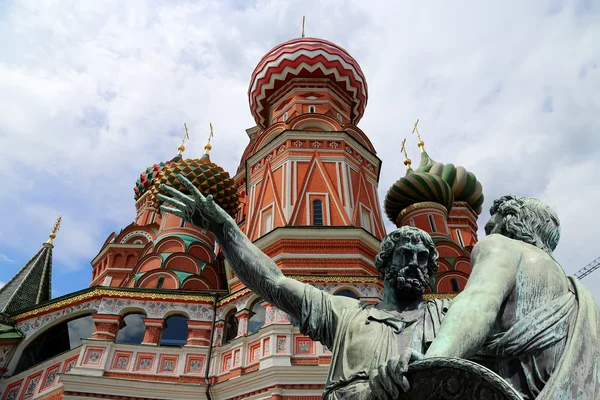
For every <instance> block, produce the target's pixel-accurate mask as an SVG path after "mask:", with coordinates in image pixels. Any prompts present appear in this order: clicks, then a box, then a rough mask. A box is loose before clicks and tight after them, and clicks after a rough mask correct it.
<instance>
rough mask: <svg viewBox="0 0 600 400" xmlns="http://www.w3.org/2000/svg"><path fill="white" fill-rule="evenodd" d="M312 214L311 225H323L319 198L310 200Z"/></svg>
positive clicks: (321, 205) (321, 206) (321, 204)
mask: <svg viewBox="0 0 600 400" xmlns="http://www.w3.org/2000/svg"><path fill="white" fill-rule="evenodd" d="M312 208H313V209H312V211H313V212H312V215H313V223H312V224H313V225H316V226H322V225H323V202H322V201H321V200H319V199H315V200H313V202H312Z"/></svg>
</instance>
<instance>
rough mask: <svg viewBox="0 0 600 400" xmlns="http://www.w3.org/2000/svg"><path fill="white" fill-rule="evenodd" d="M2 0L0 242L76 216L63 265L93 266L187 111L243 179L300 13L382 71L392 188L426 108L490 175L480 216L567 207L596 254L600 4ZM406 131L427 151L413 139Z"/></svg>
mask: <svg viewBox="0 0 600 400" xmlns="http://www.w3.org/2000/svg"><path fill="white" fill-rule="evenodd" d="M76 4H77V5H76ZM242 6H243V7H245V8H242ZM3 7H4V10H3V12H2V13H0V15H2V16H1V17H0V36H2V37H3V38H6V40H3V41H1V43H0V93H2V96H0V109H2V110H3V112H2V113H0V168H1V170H2V171H3V172H4V178H3V184H4V188H5V190H3V191H2V192H1V193H0V202H2V204H3V211H2V212H3V214H2V221H3V226H6V227H9V228H10V229H11V231H10V233H11V234H10V235H8V234H6V235H2V236H1V237H0V244H1V245H5V246H8V247H10V248H14V249H17V248H18V249H20V250H22V251H23V252H24V253H27V252H28V253H27V254H31V253H33V252H35V251H36V248H38V246H39V244H40V243H41V242H42V241H44V240H45V239H46V237H47V236H46V235H47V234H48V233H49V229H50V227H51V226H52V223H53V222H54V219H55V218H56V216H57V215H58V214H61V213H62V214H63V215H64V217H65V218H64V223H63V227H62V228H61V232H60V233H59V236H58V238H57V239H56V241H55V246H56V249H55V252H54V254H55V257H57V261H58V262H57V267H58V268H59V270H62V271H66V270H73V269H77V268H82V267H83V266H85V265H87V263H88V262H89V260H90V259H91V258H92V257H93V256H94V255H95V254H96V252H97V251H98V250H99V248H100V246H101V245H102V243H103V241H104V239H105V237H106V235H107V234H108V233H109V232H110V231H111V230H118V229H120V228H121V227H124V226H126V225H128V224H129V223H130V222H131V220H132V218H133V214H134V205H133V199H132V197H133V192H132V187H133V184H134V182H135V180H136V179H137V177H138V175H139V173H140V172H141V171H143V170H144V169H145V168H146V167H147V166H149V165H152V164H153V163H155V162H157V161H161V160H166V159H169V158H171V157H172V156H173V155H174V154H175V151H176V147H177V145H178V144H179V141H180V139H181V135H182V129H181V126H182V124H183V122H184V121H185V122H187V124H188V126H189V127H190V130H191V141H190V143H189V146H188V150H187V152H186V154H187V155H188V156H192V155H194V154H196V155H197V154H201V151H202V146H203V144H204V141H205V139H206V136H207V133H208V132H207V130H208V129H207V127H208V123H209V121H212V122H213V124H214V125H215V129H216V131H215V133H216V137H215V148H214V150H213V153H212V158H213V160H214V161H216V162H218V163H220V164H221V165H223V166H224V167H225V168H226V169H227V170H229V171H230V172H235V169H236V168H237V163H238V160H239V157H240V156H241V153H242V151H243V149H244V147H245V145H246V143H247V137H246V134H245V132H244V129H245V128H248V127H250V126H252V125H253V121H252V118H251V116H250V113H249V109H248V104H247V97H246V96H247V95H246V91H247V85H248V83H249V77H250V74H251V72H252V70H253V68H254V66H255V65H256V63H257V62H258V60H259V59H260V57H262V55H263V54H264V53H265V52H266V51H268V50H269V49H270V48H271V47H272V46H274V45H276V44H278V43H280V42H282V41H285V40H287V39H290V38H291V37H297V36H299V31H298V29H297V28H295V27H297V26H298V25H299V23H300V18H301V16H302V15H306V16H307V21H308V24H307V35H315V36H319V37H322V38H325V39H328V40H331V41H333V42H336V43H338V44H340V45H342V46H343V47H345V48H346V49H347V50H348V51H349V52H350V53H351V54H352V55H353V56H354V57H355V58H356V59H357V60H358V61H359V63H360V64H361V66H362V68H363V71H364V73H365V75H366V77H367V81H368V84H369V104H368V106H367V109H366V112H365V117H364V119H363V121H361V123H360V124H359V126H360V127H361V128H362V129H363V130H364V131H365V132H366V133H367V135H368V136H369V137H370V138H371V140H372V141H373V144H374V146H375V148H376V149H377V150H378V151H379V153H378V156H379V157H380V158H381V159H382V160H383V162H384V164H383V170H382V173H381V180H380V195H381V199H383V196H384V195H385V192H386V191H387V188H388V187H389V186H390V185H391V184H392V182H393V181H395V180H396V179H397V178H398V177H399V176H400V175H401V174H402V170H403V166H402V164H401V157H400V152H399V149H400V142H401V140H402V139H403V138H404V137H406V136H410V130H411V128H412V123H413V122H414V120H416V119H417V118H420V120H421V123H420V126H421V131H422V135H423V139H424V140H425V142H426V145H427V148H428V150H429V152H430V154H431V155H432V156H433V157H434V158H435V159H437V160H439V161H443V162H453V163H455V164H460V165H464V166H466V167H467V168H468V169H469V170H471V171H473V172H474V173H475V174H476V175H477V176H478V178H479V179H480V181H481V182H482V183H483V186H484V193H485V195H486V198H487V201H486V204H485V206H484V210H485V211H484V215H483V216H482V220H481V221H480V225H481V226H483V224H484V222H485V219H486V218H487V209H488V208H489V205H490V203H491V200H493V198H495V197H498V196H500V195H502V194H506V193H508V192H515V193H518V194H522V195H525V196H534V197H538V198H540V199H542V200H544V201H547V202H548V203H549V204H550V205H552V206H553V207H555V208H556V209H557V211H558V213H559V216H560V217H561V220H562V224H563V235H562V236H563V237H562V240H561V244H560V245H559V248H558V250H557V252H556V257H557V259H558V260H559V261H560V262H561V263H562V264H563V265H564V267H565V269H566V270H567V271H569V272H574V271H575V270H577V269H578V268H580V267H583V266H584V265H585V264H587V263H588V262H589V261H591V259H593V258H594V257H595V256H597V255H596V254H594V250H593V248H594V246H593V243H594V241H595V236H596V233H597V228H596V227H595V226H594V224H593V223H592V222H593V221H596V220H597V218H598V212H597V205H596V203H597V199H598V195H599V194H600V189H599V185H598V183H597V179H594V172H595V171H598V170H600V161H599V160H600V157H598V152H599V151H600V136H598V135H597V132H598V131H599V130H600V120H599V119H598V118H597V113H598V109H600V98H598V96H597V93H596V91H597V89H596V88H597V87H598V86H600V69H599V68H598V65H600V48H599V47H598V46H597V45H596V41H597V38H598V37H600V18H599V15H600V13H599V10H598V6H597V5H596V4H595V3H593V2H566V3H560V2H554V3H550V4H549V3H547V2H543V1H532V2H519V1H509V2H502V3H489V2H476V1H461V2H460V4H458V3H453V4H452V5H449V4H448V3H443V2H437V3H423V4H421V3H419V4H418V5H417V4H414V5H413V4H412V3H402V4H401V3H394V4H393V5H392V4H390V3H389V2H384V1H370V2H368V3H365V2H360V1H349V2H338V1H336V2H333V1H300V0H297V1H289V2H266V1H255V2H252V3H246V2H239V4H236V3H235V2H217V1H213V2H198V3H194V2H186V1H182V2H174V3H171V2H154V3H152V2H147V3H146V2H126V3H123V2H116V1H114V2H102V5H101V6H100V5H95V4H92V3H85V6H81V5H79V3H70V2H67V1H64V2H54V3H45V4H40V3H39V2H35V1H22V2H18V3H17V2H12V3H10V4H9V5H5V6H3ZM236 7H237V8H236ZM549 111H551V112H549ZM408 141H409V142H412V143H413V147H412V151H411V152H410V153H409V154H410V155H411V158H413V160H415V161H416V160H417V159H418V151H417V149H416V146H414V143H415V142H416V140H415V138H410V137H409V140H408ZM3 230H5V231H6V230H7V228H3ZM11 254H12V253H11ZM598 255H600V254H598ZM86 273H87V272H86ZM81 274H84V272H81ZM598 275H600V272H599V273H598ZM82 276H83V275H82ZM591 278H592V277H590V278H589V279H591ZM3 279H4V277H3ZM599 279H600V278H599ZM589 282H592V281H591V280H589ZM599 293H600V291H598V290H596V295H598V294H599Z"/></svg>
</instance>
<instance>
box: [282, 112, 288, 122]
mask: <svg viewBox="0 0 600 400" xmlns="http://www.w3.org/2000/svg"><path fill="white" fill-rule="evenodd" d="M287 120H288V113H287V111H286V112H285V113H284V114H283V122H287Z"/></svg>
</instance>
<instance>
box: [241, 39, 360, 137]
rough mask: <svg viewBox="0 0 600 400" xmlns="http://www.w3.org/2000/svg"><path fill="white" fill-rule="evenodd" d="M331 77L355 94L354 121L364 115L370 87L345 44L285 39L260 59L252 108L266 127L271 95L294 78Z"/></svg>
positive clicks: (252, 86)
mask: <svg viewBox="0 0 600 400" xmlns="http://www.w3.org/2000/svg"><path fill="white" fill-rule="evenodd" d="M298 77H299V78H329V79H331V80H332V81H334V82H335V83H336V84H337V85H338V86H339V87H340V88H341V89H342V90H344V91H345V92H346V93H347V94H348V96H350V98H352V103H353V108H352V123H353V124H355V125H356V124H357V123H358V121H359V120H360V119H361V118H362V116H363V114H364V111H365V107H366V105H367V98H368V93H367V92H368V89H367V81H366V79H365V76H364V74H363V72H362V70H361V69H360V66H359V65H358V63H357V62H356V60H355V59H354V58H352V56H350V54H348V52H347V51H346V50H344V49H343V48H341V47H339V46H337V45H335V44H333V43H331V42H328V41H326V40H322V39H315V38H303V39H295V40H290V41H288V42H285V43H282V44H280V45H279V46H277V47H275V48H274V49H272V50H271V51H269V52H268V53H267V54H266V55H265V56H264V57H263V58H262V60H261V61H260V62H259V63H258V65H257V66H256V68H255V69H254V72H253V73H252V78H251V80H250V87H249V89H248V97H249V101H250V111H251V112H252V116H253V117H254V119H255V121H256V123H257V124H258V125H259V126H261V127H263V128H265V123H266V120H267V110H268V107H267V99H268V98H269V96H270V95H271V94H272V93H273V92H274V91H276V90H277V89H279V88H280V87H281V86H283V85H284V84H285V83H286V82H288V81H289V80H291V79H293V78H298Z"/></svg>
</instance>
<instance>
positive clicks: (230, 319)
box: [223, 310, 238, 344]
mask: <svg viewBox="0 0 600 400" xmlns="http://www.w3.org/2000/svg"><path fill="white" fill-rule="evenodd" d="M237 333H238V320H237V317H236V316H235V310H231V311H229V313H228V314H227V317H225V328H224V329H223V344H227V343H229V342H231V341H232V340H233V339H235V337H236V336H237Z"/></svg>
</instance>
